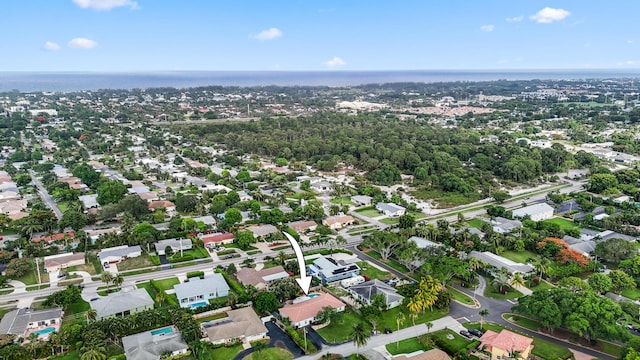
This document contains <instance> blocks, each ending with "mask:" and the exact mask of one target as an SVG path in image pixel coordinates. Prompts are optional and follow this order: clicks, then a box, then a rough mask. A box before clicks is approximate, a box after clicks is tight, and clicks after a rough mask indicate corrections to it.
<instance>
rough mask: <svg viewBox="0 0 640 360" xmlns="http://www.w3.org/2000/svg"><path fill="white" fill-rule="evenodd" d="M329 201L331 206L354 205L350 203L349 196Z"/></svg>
mask: <svg viewBox="0 0 640 360" xmlns="http://www.w3.org/2000/svg"><path fill="white" fill-rule="evenodd" d="M329 201H331V203H332V204H336V205H355V204H354V203H353V202H352V201H351V196H344V197H341V198H332V199H331V200H329Z"/></svg>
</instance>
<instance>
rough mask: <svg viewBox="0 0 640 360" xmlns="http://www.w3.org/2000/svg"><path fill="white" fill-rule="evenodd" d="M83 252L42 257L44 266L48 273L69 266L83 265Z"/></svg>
mask: <svg viewBox="0 0 640 360" xmlns="http://www.w3.org/2000/svg"><path fill="white" fill-rule="evenodd" d="M84 264H85V260H84V253H83V252H79V253H64V254H57V255H50V256H45V257H44V268H45V269H46V270H47V272H48V273H52V272H56V271H60V270H62V269H66V268H68V267H71V266H77V265H84Z"/></svg>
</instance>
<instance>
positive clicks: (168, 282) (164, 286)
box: [153, 277, 180, 291]
mask: <svg viewBox="0 0 640 360" xmlns="http://www.w3.org/2000/svg"><path fill="white" fill-rule="evenodd" d="M153 283H154V284H155V285H156V286H157V287H158V288H160V289H161V290H164V291H167V290H171V289H173V285H176V284H180V280H178V278H177V277H172V278H168V279H161V280H154V281H153Z"/></svg>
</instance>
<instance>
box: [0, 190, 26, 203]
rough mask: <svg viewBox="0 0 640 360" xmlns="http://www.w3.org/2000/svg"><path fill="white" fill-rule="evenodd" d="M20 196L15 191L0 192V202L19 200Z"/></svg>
mask: <svg viewBox="0 0 640 360" xmlns="http://www.w3.org/2000/svg"><path fill="white" fill-rule="evenodd" d="M20 198H21V196H20V194H19V193H17V192H16V191H2V192H0V202H5V201H11V200H20Z"/></svg>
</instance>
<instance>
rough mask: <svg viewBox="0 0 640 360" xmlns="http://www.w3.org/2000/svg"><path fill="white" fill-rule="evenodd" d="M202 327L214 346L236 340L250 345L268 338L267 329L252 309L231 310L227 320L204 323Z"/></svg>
mask: <svg viewBox="0 0 640 360" xmlns="http://www.w3.org/2000/svg"><path fill="white" fill-rule="evenodd" d="M201 326H202V328H203V329H204V331H205V332H206V333H207V338H208V339H209V341H211V343H213V344H225V343H228V342H231V341H235V340H240V341H242V342H244V343H250V342H252V341H257V340H260V339H264V338H265V337H266V336H267V328H266V327H265V326H264V323H263V322H262V320H260V318H259V317H258V315H256V313H255V311H253V309H252V308H251V307H244V308H240V309H236V310H229V311H227V317H226V318H222V319H218V320H213V321H208V322H204V323H202V324H201Z"/></svg>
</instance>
